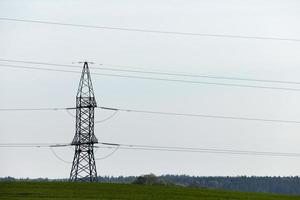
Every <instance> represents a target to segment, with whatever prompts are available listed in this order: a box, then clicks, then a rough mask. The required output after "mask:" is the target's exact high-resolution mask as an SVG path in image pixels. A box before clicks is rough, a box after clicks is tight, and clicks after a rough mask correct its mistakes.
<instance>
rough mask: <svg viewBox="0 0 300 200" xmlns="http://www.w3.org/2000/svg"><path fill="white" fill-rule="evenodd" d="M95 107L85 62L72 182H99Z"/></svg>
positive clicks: (78, 98)
mask: <svg viewBox="0 0 300 200" xmlns="http://www.w3.org/2000/svg"><path fill="white" fill-rule="evenodd" d="M95 107H97V103H96V100H95V96H94V91H93V85H92V80H91V75H90V71H89V67H88V63H87V62H84V65H83V70H82V74H81V79H80V82H79V88H78V91H77V96H76V132H75V136H74V139H73V141H72V145H74V146H75V154H74V159H73V164H72V168H71V173H70V181H83V182H94V181H97V169H96V163H95V158H94V144H95V143H98V140H97V138H96V136H95V135H94V108H95Z"/></svg>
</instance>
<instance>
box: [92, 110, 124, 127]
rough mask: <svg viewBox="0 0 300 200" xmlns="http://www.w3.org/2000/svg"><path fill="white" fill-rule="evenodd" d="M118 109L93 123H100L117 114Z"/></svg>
mask: <svg viewBox="0 0 300 200" xmlns="http://www.w3.org/2000/svg"><path fill="white" fill-rule="evenodd" d="M118 112H119V111H118V110H116V111H115V112H114V113H113V114H111V115H110V116H108V117H107V118H104V119H102V120H99V121H95V122H94V123H95V124H97V123H102V122H105V121H107V120H110V119H111V118H113V117H114V116H116V115H117V114H118Z"/></svg>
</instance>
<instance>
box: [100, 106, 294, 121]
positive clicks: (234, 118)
mask: <svg viewBox="0 0 300 200" xmlns="http://www.w3.org/2000/svg"><path fill="white" fill-rule="evenodd" d="M98 108H100V109H104V110H115V111H122V112H135V113H144V114H158V115H170V116H184V117H203V118H216V119H230V120H245V121H261V122H276V123H292V124H300V121H294V120H277V119H264V118H250V117H233V116H225V115H206V114H191V113H176V112H162V111H152V110H137V109H123V108H110V107H98Z"/></svg>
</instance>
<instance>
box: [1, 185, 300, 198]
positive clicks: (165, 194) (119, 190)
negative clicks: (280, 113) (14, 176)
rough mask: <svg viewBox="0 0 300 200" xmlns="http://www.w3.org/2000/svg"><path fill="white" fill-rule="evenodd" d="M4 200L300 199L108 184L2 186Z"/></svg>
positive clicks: (170, 187) (256, 194)
mask: <svg viewBox="0 0 300 200" xmlns="http://www.w3.org/2000/svg"><path fill="white" fill-rule="evenodd" d="M0 199H25V200H29V199H35V200H37V199H43V200H47V199H84V200H85V199H86V200H87V199H101V200H106V199H114V200H117V199H118V200H123V199H124V200H125V199H126V200H160V199H164V200H165V199H166V200H181V199H182V200H183V199H186V200H196V199H197V200H198V199H201V200H223V199H224V200H229V199H247V200H252V199H253V200H260V199H268V200H269V199H300V196H286V195H272V194H261V193H243V192H229V191H221V190H212V189H196V188H184V187H175V186H143V185H129V184H104V183H58V182H2V183H0Z"/></svg>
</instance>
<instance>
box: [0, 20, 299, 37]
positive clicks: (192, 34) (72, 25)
mask: <svg viewBox="0 0 300 200" xmlns="http://www.w3.org/2000/svg"><path fill="white" fill-rule="evenodd" d="M0 20H2V21H15V22H26V23H37V24H48V25H59V26H69V27H77V28H93V29H103V30H113V31H128V32H139V33H153V34H165V35H177V36H201V37H216V38H230V39H256V40H277V41H289V42H300V39H296V38H284V37H267V36H248V35H234V34H210V33H193V32H179V31H165V30H151V29H140V28H127V27H114V26H97V25H86V24H73V23H64V22H54V21H42V20H29V19H18V18H8V17H0Z"/></svg>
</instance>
